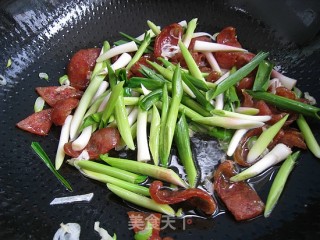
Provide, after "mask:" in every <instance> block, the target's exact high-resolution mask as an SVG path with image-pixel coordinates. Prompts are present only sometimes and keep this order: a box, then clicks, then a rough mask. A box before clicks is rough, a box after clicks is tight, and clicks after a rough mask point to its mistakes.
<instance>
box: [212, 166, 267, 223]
mask: <svg viewBox="0 0 320 240" xmlns="http://www.w3.org/2000/svg"><path fill="white" fill-rule="evenodd" d="M235 174H236V171H235V169H234V164H233V162H232V161H230V160H227V161H224V162H223V163H221V164H220V165H219V167H218V169H217V170H216V171H215V174H214V189H215V191H216V192H217V194H218V196H219V197H220V198H221V200H222V201H223V202H224V204H225V205H226V207H227V208H228V210H229V211H230V212H231V213H232V214H233V216H234V217H235V219H236V220H237V221H243V220H248V219H251V218H254V217H257V216H259V215H260V214H261V213H262V212H263V210H264V203H263V202H262V201H261V199H260V197H259V196H258V194H257V192H256V191H255V190H254V189H252V188H251V187H250V186H249V185H248V184H247V183H246V182H236V183H233V182H230V181H229V178H230V177H232V176H234V175H235Z"/></svg>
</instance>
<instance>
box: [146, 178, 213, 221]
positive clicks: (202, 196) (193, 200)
mask: <svg viewBox="0 0 320 240" xmlns="http://www.w3.org/2000/svg"><path fill="white" fill-rule="evenodd" d="M162 186H163V184H162V182H161V181H153V182H152V183H151V185H150V188H149V191H150V196H151V198H152V199H153V200H154V201H156V202H157V203H161V204H175V203H179V202H184V201H187V202H188V203H189V204H190V205H192V206H194V207H197V208H198V209H200V210H202V211H203V212H204V213H206V214H208V215H211V214H213V213H214V212H215V210H216V208H217V205H216V203H215V201H214V200H213V198H212V197H211V196H210V195H209V194H208V193H207V192H205V191H203V190H201V189H199V188H189V189H184V190H178V191H171V190H168V189H161V188H162Z"/></svg>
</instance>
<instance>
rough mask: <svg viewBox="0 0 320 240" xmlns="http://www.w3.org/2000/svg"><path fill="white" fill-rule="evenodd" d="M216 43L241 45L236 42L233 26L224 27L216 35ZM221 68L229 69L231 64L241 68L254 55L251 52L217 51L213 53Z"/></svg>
mask: <svg viewBox="0 0 320 240" xmlns="http://www.w3.org/2000/svg"><path fill="white" fill-rule="evenodd" d="M217 43H220V44H225V45H229V46H233V47H240V48H241V47H242V46H241V44H240V43H239V42H238V39H237V35H236V29H235V28H234V27H226V28H224V29H223V30H222V31H221V32H220V33H219V34H218V35H217ZM214 55H215V57H216V60H217V62H218V63H219V66H220V67H221V68H225V69H230V68H232V67H233V66H236V67H237V68H241V67H242V66H244V65H245V64H247V63H248V62H250V61H251V59H252V58H253V57H254V56H255V55H254V54H252V53H243V52H217V53H215V54H214Z"/></svg>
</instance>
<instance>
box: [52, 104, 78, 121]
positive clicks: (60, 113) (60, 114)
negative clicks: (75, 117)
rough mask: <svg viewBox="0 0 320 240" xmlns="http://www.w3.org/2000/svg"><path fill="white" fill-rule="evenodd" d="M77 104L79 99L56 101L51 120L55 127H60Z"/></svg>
mask: <svg viewBox="0 0 320 240" xmlns="http://www.w3.org/2000/svg"><path fill="white" fill-rule="evenodd" d="M78 104H79V99H76V98H68V99H63V100H60V101H58V102H57V103H56V104H55V106H54V108H53V111H52V114H51V120H52V122H53V123H54V124H55V125H57V126H62V125H63V124H64V121H65V120H66V118H67V117H68V115H69V114H70V113H71V111H72V110H73V109H75V108H76V107H77V106H78Z"/></svg>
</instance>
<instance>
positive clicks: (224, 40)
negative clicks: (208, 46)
mask: <svg viewBox="0 0 320 240" xmlns="http://www.w3.org/2000/svg"><path fill="white" fill-rule="evenodd" d="M217 43H220V44H225V45H229V46H233V47H239V48H241V47H242V46H241V44H240V43H239V42H238V39H237V34H236V29H235V28H234V27H226V28H224V29H222V31H221V32H219V34H218V35H217Z"/></svg>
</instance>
